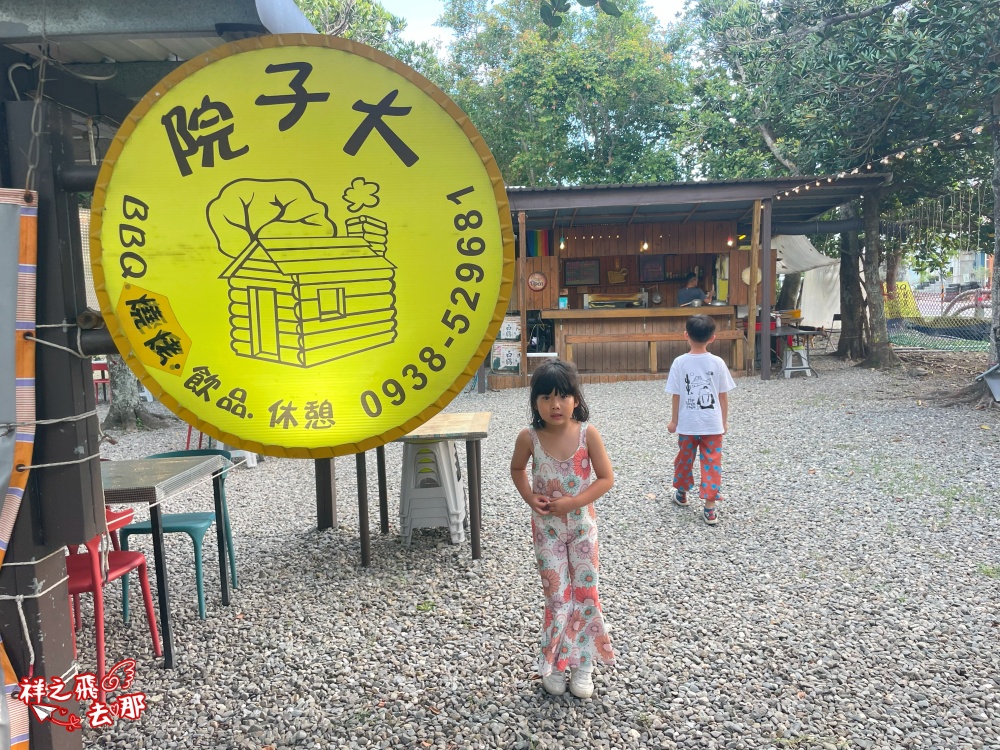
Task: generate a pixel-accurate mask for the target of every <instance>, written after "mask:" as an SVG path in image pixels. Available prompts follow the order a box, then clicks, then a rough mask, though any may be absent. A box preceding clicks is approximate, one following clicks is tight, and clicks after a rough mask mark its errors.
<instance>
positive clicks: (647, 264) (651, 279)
mask: <svg viewBox="0 0 1000 750" xmlns="http://www.w3.org/2000/svg"><path fill="white" fill-rule="evenodd" d="M665 261H666V256H663V255H640V256H639V281H642V282H648V283H655V282H657V281H664V280H665V278H666V276H665V273H664V269H665V266H666V263H665Z"/></svg>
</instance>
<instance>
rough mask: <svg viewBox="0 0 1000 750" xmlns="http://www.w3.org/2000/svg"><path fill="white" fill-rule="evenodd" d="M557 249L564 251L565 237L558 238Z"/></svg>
mask: <svg viewBox="0 0 1000 750" xmlns="http://www.w3.org/2000/svg"><path fill="white" fill-rule="evenodd" d="M559 249H560V250H565V249H566V238H565V237H560V238H559Z"/></svg>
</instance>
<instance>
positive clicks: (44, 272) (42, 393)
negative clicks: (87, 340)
mask: <svg viewBox="0 0 1000 750" xmlns="http://www.w3.org/2000/svg"><path fill="white" fill-rule="evenodd" d="M36 107H37V108H38V110H39V111H38V112H37V113H36V112H35V111H34V110H35V109H36ZM4 114H5V120H4V123H3V125H2V127H0V138H4V139H5V140H6V143H4V144H3V146H4V154H5V156H4V157H3V158H7V159H9V161H8V163H7V164H5V165H4V168H0V174H2V175H4V176H5V179H9V180H10V184H5V185H3V187H11V188H13V187H19V188H23V187H24V186H25V184H26V182H27V172H28V166H29V164H28V155H29V154H31V153H33V152H34V153H36V154H37V163H36V164H35V165H34V166H35V170H34V174H35V188H36V189H37V190H38V281H37V288H38V301H37V320H38V322H39V323H40V324H43V325H44V324H51V323H58V322H59V321H63V320H67V321H71V322H72V321H75V320H76V319H77V316H78V315H79V314H80V313H81V312H83V311H84V310H85V309H86V307H87V296H86V292H85V287H84V281H83V279H84V274H83V270H84V264H83V251H82V248H81V237H80V224H79V215H78V205H79V202H78V199H77V196H76V195H75V194H74V193H70V192H67V191H66V190H64V189H63V188H62V186H61V184H60V182H59V178H58V175H59V173H60V171H61V170H62V169H65V168H66V167H68V166H72V165H73V123H72V115H71V113H70V111H69V110H68V109H65V108H63V107H59V106H57V105H56V104H53V103H51V102H47V101H46V102H42V103H41V104H40V105H36V104H35V103H34V102H32V101H30V100H26V101H8V102H5V104H4ZM35 130H37V131H40V135H39V136H38V138H39V143H38V144H37V150H33V149H31V148H29V144H30V143H31V141H32V137H33V135H32V134H33V132H34V131H35ZM38 338H39V339H45V340H46V341H49V342H51V343H54V344H58V345H59V346H62V347H66V348H68V349H70V350H73V349H74V347H75V346H76V328H75V326H69V327H67V328H46V329H42V330H41V331H39V333H38ZM35 366H36V370H35V400H36V401H35V403H36V406H35V413H36V415H37V418H38V419H39V420H50V419H51V420H64V419H66V418H67V417H73V416H78V415H81V414H84V413H87V412H91V411H93V410H94V408H95V404H94V382H93V369H92V368H91V363H90V361H89V360H88V359H81V358H80V357H75V356H73V355H72V353H71V352H67V351H64V350H63V349H56V348H53V347H51V346H38V347H37V348H36V350H35ZM98 435H99V429H98V424H97V418H96V416H91V417H88V418H86V419H76V420H72V421H62V422H59V421H57V422H55V423H52V424H39V425H38V426H37V428H36V432H35V445H34V453H33V455H32V463H33V464H48V463H54V464H63V465H56V466H51V467H47V468H42V469H35V470H33V471H32V472H31V475H30V476H29V478H28V488H27V492H25V495H24V500H23V501H22V503H21V509H20V512H19V513H18V516H17V520H16V521H15V523H14V529H13V533H12V536H11V542H10V547H9V548H8V549H7V556H6V558H5V561H6V562H7V563H20V564H19V565H17V566H14V565H10V564H8V565H5V566H4V567H3V572H2V574H0V594H4V595H5V596H16V595H23V596H25V597H26V598H25V599H24V606H23V609H24V618H25V620H26V621H27V623H28V631H29V632H28V633H25V632H24V628H23V626H22V620H21V614H20V613H19V612H18V609H17V606H16V605H15V603H14V602H13V601H10V600H8V601H5V602H4V603H3V606H0V634H2V636H3V642H4V646H5V647H6V649H7V654H8V656H9V657H10V659H11V661H12V662H13V665H14V668H15V669H16V670H17V672H18V674H19V675H20V676H21V677H25V676H27V674H28V664H29V661H30V653H31V651H30V649H29V647H28V643H27V640H26V638H30V639H31V645H32V647H33V649H34V657H35V661H34V665H33V666H34V676H35V677H45V678H47V679H51V678H52V677H59V676H62V675H65V674H66V673H67V672H68V671H69V669H70V665H71V664H72V663H73V660H74V645H73V630H72V623H71V622H70V616H69V612H70V610H69V607H68V606H67V602H68V601H69V594H68V588H67V586H66V584H65V583H60V584H57V583H56V582H57V581H61V580H63V579H64V577H65V575H66V564H65V561H64V556H63V555H62V554H54V555H53V554H51V553H53V552H56V551H57V550H58V549H59V548H60V547H62V546H64V545H77V544H83V543H84V542H85V541H87V540H88V539H91V538H93V537H94V536H96V535H97V534H98V533H100V531H102V530H103V529H104V527H105V520H104V493H103V490H102V487H101V469H100V462H99V461H98V459H97V457H96V456H97V455H98V454H99V453H100V449H99V447H98ZM87 456H95V458H94V459H93V460H90V461H84V462H81V463H65V462H67V461H72V460H73V459H76V458H85V457H87ZM50 555H51V556H50ZM46 588H48V589H49V592H48V594H47V595H45V596H42V597H38V598H36V597H35V595H34V594H35V592H36V591H38V590H40V589H41V590H44V589H46ZM71 708H72V707H71ZM30 726H31V730H30V731H31V747H32V748H33V749H35V748H37V750H76V749H78V748H80V747H81V743H82V739H81V737H80V733H77V732H67V731H66V730H65V729H63V728H62V727H59V726H56V725H54V724H52V723H51V722H39V721H37V720H36V719H34V718H32V719H31V725H30Z"/></svg>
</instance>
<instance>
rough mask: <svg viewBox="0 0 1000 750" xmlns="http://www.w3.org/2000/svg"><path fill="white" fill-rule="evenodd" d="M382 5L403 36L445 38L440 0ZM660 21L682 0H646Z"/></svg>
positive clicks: (383, 0) (673, 12)
mask: <svg viewBox="0 0 1000 750" xmlns="http://www.w3.org/2000/svg"><path fill="white" fill-rule="evenodd" d="M380 2H381V3H382V7H384V8H385V9H386V10H388V11H389V12H390V13H393V14H394V15H397V16H402V17H403V18H405V19H406V22H407V23H406V31H405V33H404V34H403V36H404V37H405V38H407V39H412V40H414V41H432V40H434V39H438V40H441V41H443V40H444V38H445V35H444V30H443V29H440V28H438V27H436V26H434V22H435V21H436V20H437V18H438V16H440V15H441V8H442V5H443V2H442V0H380ZM646 5H648V6H649V7H650V8H651V9H652V10H653V12H654V13H655V14H656V16H657V17H658V18H659V19H660V23H662V24H666V23H669V22H671V21H673V20H674V19H675V17H676V15H677V13H679V12H680V11H681V10H682V9H683V7H684V0H646Z"/></svg>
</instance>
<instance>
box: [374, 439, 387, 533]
mask: <svg viewBox="0 0 1000 750" xmlns="http://www.w3.org/2000/svg"><path fill="white" fill-rule="evenodd" d="M375 462H376V464H377V465H378V518H379V523H380V525H381V531H382V533H383V534H388V533H389V490H388V487H387V484H386V480H385V446H384V445H380V446H379V447H378V448H376V449H375Z"/></svg>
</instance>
